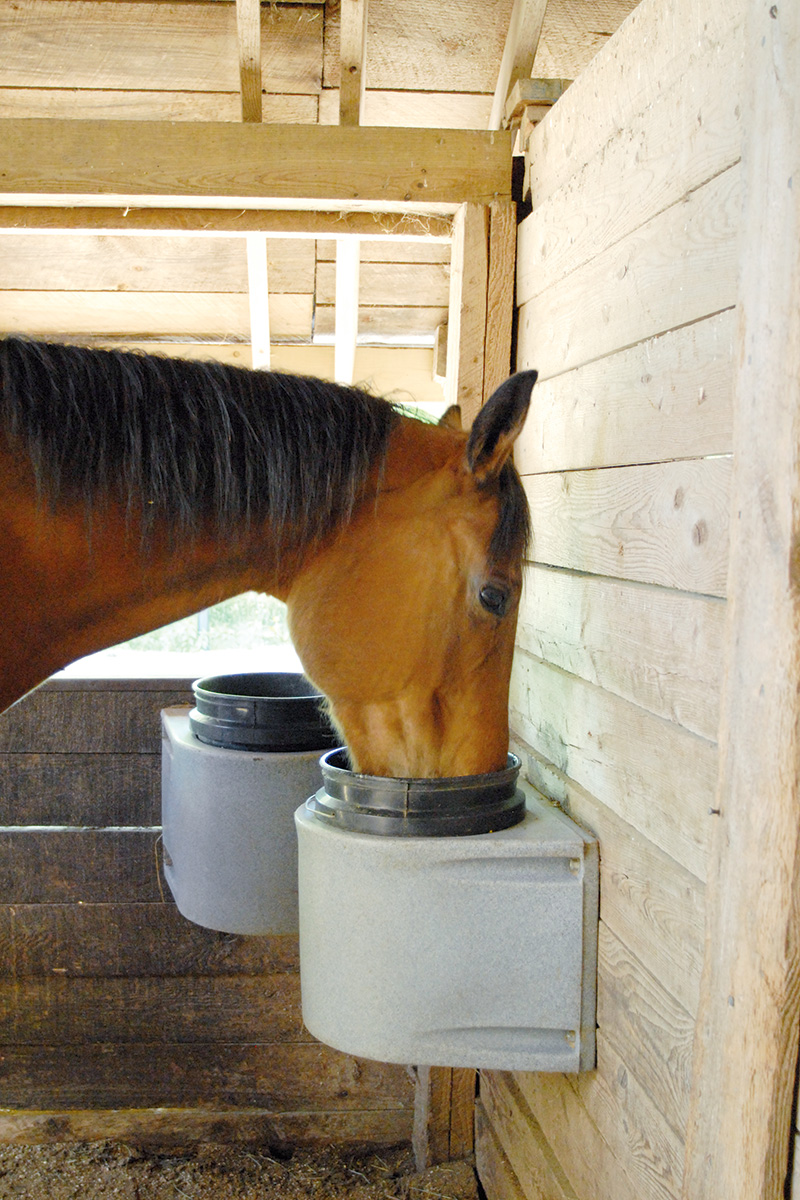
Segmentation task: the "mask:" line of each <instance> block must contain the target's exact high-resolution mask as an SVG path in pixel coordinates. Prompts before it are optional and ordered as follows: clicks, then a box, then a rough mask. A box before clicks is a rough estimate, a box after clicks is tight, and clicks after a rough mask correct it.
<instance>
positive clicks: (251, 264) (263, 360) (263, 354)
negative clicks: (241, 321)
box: [247, 233, 271, 370]
mask: <svg viewBox="0 0 800 1200" xmlns="http://www.w3.org/2000/svg"><path fill="white" fill-rule="evenodd" d="M247 292H248V297H247V298H248V302H249V307H250V353H251V356H252V358H251V365H252V366H253V367H256V368H263V369H265V370H269V366H270V341H271V337H270V323H269V292H270V277H269V270H268V267H267V239H266V238H265V237H263V235H262V234H260V233H249V234H248V235H247Z"/></svg>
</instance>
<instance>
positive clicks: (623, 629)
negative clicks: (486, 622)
mask: <svg viewBox="0 0 800 1200" xmlns="http://www.w3.org/2000/svg"><path fill="white" fill-rule="evenodd" d="M724 620H725V605H724V603H722V602H720V601H719V600H714V599H711V598H708V597H701V596H693V595H689V594H683V595H682V594H679V593H677V592H675V591H672V590H667V589H662V588H653V587H649V586H647V585H644V586H643V585H641V584H637V583H628V582H625V581H622V580H612V579H603V578H598V577H595V576H589V575H581V574H575V573H573V572H568V571H559V570H552V569H550V568H548V567H534V566H531V567H529V568H528V569H527V571H526V575H525V582H524V586H523V590H522V601H521V606H520V613H519V620H518V625H517V640H518V642H519V645H520V646H521V648H522V649H523V650H527V651H528V653H530V654H533V655H534V656H535V657H537V658H541V659H543V660H545V661H546V662H551V663H553V665H554V666H557V667H560V668H561V669H562V670H564V671H569V672H570V674H572V675H579V676H580V677H581V678H582V679H587V680H588V681H589V682H590V683H596V684H598V686H600V687H603V688H606V689H607V690H608V691H610V692H613V693H614V695H616V696H622V697H623V699H625V700H632V701H633V702H634V704H638V705H640V706H641V707H642V708H646V709H647V710H648V711H649V712H652V713H655V714H656V716H659V717H666V718H667V719H668V720H670V721H675V722H676V723H677V724H678V725H682V726H683V727H684V728H685V729H690V730H691V731H692V732H693V733H699V734H700V735H701V736H702V737H704V738H707V739H708V740H709V741H716V738H717V726H718V724H719V689H720V685H721V682H722V645H723V624H724Z"/></svg>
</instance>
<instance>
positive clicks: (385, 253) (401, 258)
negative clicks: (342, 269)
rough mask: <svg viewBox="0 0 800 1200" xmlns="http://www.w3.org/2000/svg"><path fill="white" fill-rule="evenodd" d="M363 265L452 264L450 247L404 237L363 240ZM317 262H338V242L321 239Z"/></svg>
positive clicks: (318, 243)
mask: <svg viewBox="0 0 800 1200" xmlns="http://www.w3.org/2000/svg"><path fill="white" fill-rule="evenodd" d="M360 258H361V262H362V263H445V264H448V265H449V263H450V246H449V244H444V243H442V242H423V241H417V242H409V241H405V240H404V239H403V238H402V237H397V238H395V239H394V240H393V241H388V240H387V241H384V242H376V241H367V240H362V242H361V247H360ZM317 261H318V262H330V263H333V262H335V261H336V241H335V240H334V239H333V238H320V239H319V241H318V242H317Z"/></svg>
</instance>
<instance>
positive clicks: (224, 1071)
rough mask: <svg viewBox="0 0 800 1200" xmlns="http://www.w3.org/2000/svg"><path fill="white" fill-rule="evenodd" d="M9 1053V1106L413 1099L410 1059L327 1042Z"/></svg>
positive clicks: (296, 1104)
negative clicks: (353, 1054)
mask: <svg viewBox="0 0 800 1200" xmlns="http://www.w3.org/2000/svg"><path fill="white" fill-rule="evenodd" d="M2 1053H3V1106H4V1108H6V1109H9V1108H11V1109H13V1108H36V1109H39V1110H41V1109H48V1108H58V1109H62V1110H63V1109H70V1108H90V1107H95V1108H151V1107H155V1106H165V1105H178V1106H180V1107H182V1108H184V1107H192V1106H194V1105H201V1104H202V1105H203V1106H207V1107H209V1108H213V1107H225V1108H250V1107H254V1108H266V1109H272V1110H276V1111H278V1112H280V1111H281V1110H282V1109H288V1110H289V1111H292V1110H295V1109H308V1110H310V1111H314V1110H319V1111H322V1112H325V1111H328V1110H330V1109H332V1108H336V1109H339V1110H340V1111H347V1110H351V1109H352V1110H356V1111H358V1110H363V1109H373V1110H374V1109H378V1110H380V1109H390V1108H394V1109H396V1108H400V1107H405V1106H406V1105H408V1107H409V1108H411V1107H412V1106H413V1087H412V1084H411V1081H410V1079H409V1077H408V1074H407V1072H406V1068H405V1067H399V1066H387V1065H385V1064H383V1063H376V1062H370V1061H367V1060H366V1059H355V1058H350V1057H349V1056H347V1055H344V1054H340V1053H338V1051H336V1050H331V1049H330V1048H329V1047H327V1046H323V1045H321V1044H320V1043H318V1042H316V1043H299V1044H298V1043H283V1044H282V1043H275V1044H270V1045H266V1044H264V1045H249V1046H231V1045H225V1044H221V1043H219V1042H215V1043H213V1044H210V1045H200V1044H194V1045H186V1044H177V1045H170V1044H167V1043H152V1044H143V1043H139V1044H136V1045H126V1044H119V1043H113V1044H112V1043H106V1044H104V1045H96V1046H86V1045H84V1046H53V1047H49V1046H13V1047H12V1046H8V1047H4V1048H3V1052H2Z"/></svg>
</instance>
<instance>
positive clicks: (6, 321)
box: [0, 291, 313, 342]
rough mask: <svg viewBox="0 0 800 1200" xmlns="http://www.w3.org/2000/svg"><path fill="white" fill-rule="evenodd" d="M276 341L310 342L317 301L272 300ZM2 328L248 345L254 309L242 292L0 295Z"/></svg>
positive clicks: (280, 297)
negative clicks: (217, 341) (206, 339)
mask: <svg viewBox="0 0 800 1200" xmlns="http://www.w3.org/2000/svg"><path fill="white" fill-rule="evenodd" d="M269 315H270V329H271V330H272V336H273V338H275V339H283V340H286V341H302V340H308V339H310V337H311V330H312V316H313V296H312V295H311V293H308V294H303V295H289V294H283V295H272V296H270V301H269ZM0 324H1V325H2V326H3V329H4V330H5V331H6V332H8V333H28V334H31V335H35V336H47V335H48V334H63V335H69V334H72V335H79V334H85V335H87V336H90V335H95V336H97V335H103V334H104V335H106V336H107V337H110V336H114V335H116V336H117V337H122V338H126V339H127V340H128V341H130V340H134V339H136V338H137V337H150V338H159V337H161V338H164V337H174V336H178V337H180V336H186V337H202V338H209V339H216V340H221V341H236V340H239V341H243V342H249V340H250V306H249V303H248V298H247V294H246V293H244V292H242V293H240V294H236V293H231V292H227V293H220V292H67V291H64V292H27V291H25V292H0Z"/></svg>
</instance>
